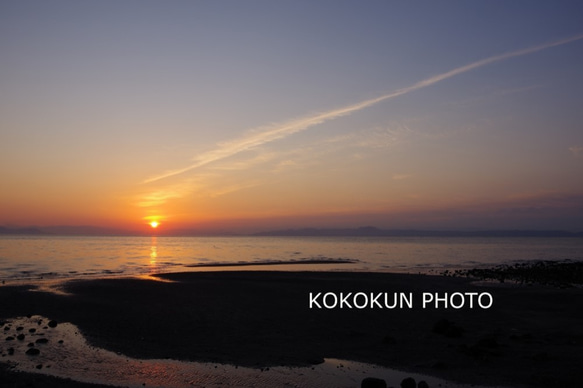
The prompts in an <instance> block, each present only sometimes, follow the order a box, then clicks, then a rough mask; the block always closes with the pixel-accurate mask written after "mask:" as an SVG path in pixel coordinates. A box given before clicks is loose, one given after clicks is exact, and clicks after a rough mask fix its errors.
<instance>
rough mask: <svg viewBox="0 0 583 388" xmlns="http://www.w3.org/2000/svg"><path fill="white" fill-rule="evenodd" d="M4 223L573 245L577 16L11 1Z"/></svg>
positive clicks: (577, 189) (556, 7)
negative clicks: (541, 236)
mask: <svg viewBox="0 0 583 388" xmlns="http://www.w3.org/2000/svg"><path fill="white" fill-rule="evenodd" d="M0 53H1V56H0V135H1V138H0V139H1V141H0V177H1V180H2V186H1V187H2V190H0V226H2V225H3V226H8V227H24V226H51V225H93V226H100V227H110V228H120V229H127V230H146V229H145V228H149V226H148V223H150V222H152V221H157V222H158V223H159V226H158V228H159V230H166V231H172V230H186V229H188V230H198V231H232V232H256V231H262V230H274V229H287V228H300V227H343V228H345V227H359V226H369V225H370V226H376V227H379V228H387V229H428V230H437V229H565V230H572V231H583V179H582V177H583V109H582V108H583V93H582V91H583V3H581V2H578V1H554V2H549V1H512V2H505V1H474V2H467V1H440V2H433V1H419V2H397V1H363V2H356V1H253V0H250V1H148V0H140V1H131V0H128V1H108V0H100V1H81V2H80V1H26V0H24V1H2V2H0Z"/></svg>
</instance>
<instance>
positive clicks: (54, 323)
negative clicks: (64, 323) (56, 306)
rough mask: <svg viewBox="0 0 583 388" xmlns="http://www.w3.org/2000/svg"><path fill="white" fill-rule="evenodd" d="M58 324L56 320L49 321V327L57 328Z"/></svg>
mask: <svg viewBox="0 0 583 388" xmlns="http://www.w3.org/2000/svg"><path fill="white" fill-rule="evenodd" d="M57 325H58V323H57V321H55V320H54V319H53V320H51V321H49V327H52V328H55V327H57Z"/></svg>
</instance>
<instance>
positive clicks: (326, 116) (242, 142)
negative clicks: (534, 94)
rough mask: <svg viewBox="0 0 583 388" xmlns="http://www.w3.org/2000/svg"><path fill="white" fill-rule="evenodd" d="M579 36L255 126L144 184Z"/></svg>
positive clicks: (564, 42) (483, 60)
mask: <svg viewBox="0 0 583 388" xmlns="http://www.w3.org/2000/svg"><path fill="white" fill-rule="evenodd" d="M580 39H583V34H581V35H576V36H572V37H570V38H565V39H561V40H558V41H555V42H551V43H545V44H541V45H538V46H534V47H529V48H525V49H521V50H517V51H512V52H509V53H505V54H500V55H495V56H492V57H489V58H485V59H482V60H479V61H477V62H473V63H470V64H468V65H465V66H461V67H457V68H455V69H453V70H450V71H448V72H445V73H441V74H438V75H435V76H433V77H430V78H427V79H424V80H422V81H419V82H417V83H415V84H413V85H411V86H408V87H405V88H402V89H398V90H396V91H394V92H391V93H388V94H385V95H383V96H380V97H376V98H373V99H370V100H366V101H362V102H359V103H357V104H353V105H348V106H345V107H343V108H338V109H333V110H330V111H328V112H323V113H317V114H315V115H313V116H308V117H305V118H301V119H296V120H291V121H288V122H285V123H281V124H276V125H271V126H268V127H261V128H258V129H256V130H255V131H252V132H250V133H249V134H247V135H246V136H244V137H241V138H239V139H236V140H233V141H230V142H227V143H222V144H219V147H218V148H217V149H215V150H212V151H208V152H205V153H203V154H201V155H199V156H198V157H196V158H194V159H193V160H192V161H193V163H192V164H191V165H189V166H187V167H184V168H181V169H177V170H172V171H167V172H165V173H163V174H160V175H158V176H154V177H151V178H148V179H146V180H145V181H144V182H143V183H150V182H155V181H158V180H161V179H164V178H169V177H171V176H175V175H179V174H182V173H185V172H187V171H190V170H192V169H195V168H198V167H201V166H204V165H206V164H209V163H212V162H214V161H217V160H221V159H224V158H227V157H229V156H232V155H235V154H238V153H239V152H242V151H245V150H249V149H251V148H253V147H257V146H259V145H262V144H265V143H269V142H272V141H274V140H277V139H281V138H284V137H287V136H289V135H291V134H294V133H296V132H300V131H304V130H306V129H308V128H310V127H313V126H315V125H318V124H322V123H324V122H326V121H329V120H333V119H336V118H338V117H342V116H346V115H349V114H351V113H353V112H357V111H359V110H362V109H364V108H367V107H369V106H371V105H375V104H378V103H379V102H381V101H384V100H388V99H391V98H394V97H398V96H402V95H403V94H407V93H410V92H413V91H415V90H418V89H423V88H426V87H428V86H431V85H434V84H436V83H438V82H441V81H443V80H446V79H448V78H451V77H454V76H456V75H458V74H462V73H466V72H468V71H470V70H473V69H476V68H479V67H482V66H486V65H489V64H491V63H494V62H500V61H503V60H506V59H509V58H514V57H519V56H522V55H526V54H531V53H535V52H537V51H541V50H545V49H548V48H551V47H555V46H561V45H564V44H567V43H570V42H574V41H577V40H580Z"/></svg>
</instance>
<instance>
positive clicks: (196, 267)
mask: <svg viewBox="0 0 583 388" xmlns="http://www.w3.org/2000/svg"><path fill="white" fill-rule="evenodd" d="M540 260H572V261H583V239H582V238H576V237H546V238H543V237H272V236H270V237H259V236H253V237H231V236H229V237H166V236H148V237H128V236H54V235H51V236H47V235H42V236H38V235H34V236H33V235H18V236H15V235H5V236H0V281H1V282H2V283H3V284H7V283H9V282H12V281H18V282H21V281H29V282H34V281H37V280H49V279H76V278H91V277H115V276H143V275H155V274H159V273H166V272H184V271H226V270H236V271H243V270H281V271H363V272H366V271H368V272H397V273H424V274H440V273H443V272H444V271H455V270H457V269H462V270H463V269H471V268H488V267H494V266H497V265H501V264H515V263H521V262H527V261H540Z"/></svg>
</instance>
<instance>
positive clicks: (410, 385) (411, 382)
mask: <svg viewBox="0 0 583 388" xmlns="http://www.w3.org/2000/svg"><path fill="white" fill-rule="evenodd" d="M401 388H417V383H416V382H415V379H414V378H413V377H407V378H406V379H403V381H401Z"/></svg>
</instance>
